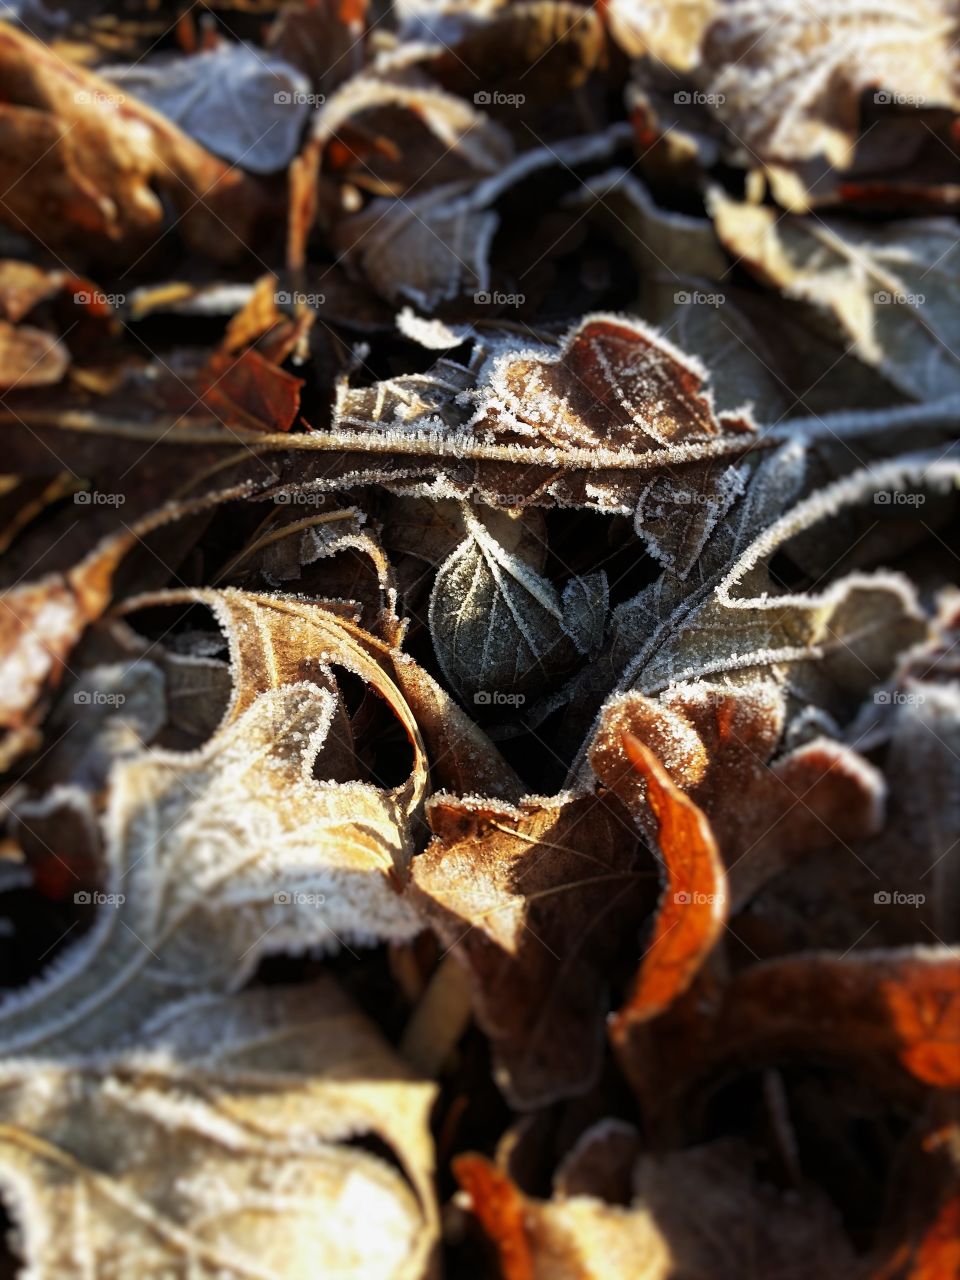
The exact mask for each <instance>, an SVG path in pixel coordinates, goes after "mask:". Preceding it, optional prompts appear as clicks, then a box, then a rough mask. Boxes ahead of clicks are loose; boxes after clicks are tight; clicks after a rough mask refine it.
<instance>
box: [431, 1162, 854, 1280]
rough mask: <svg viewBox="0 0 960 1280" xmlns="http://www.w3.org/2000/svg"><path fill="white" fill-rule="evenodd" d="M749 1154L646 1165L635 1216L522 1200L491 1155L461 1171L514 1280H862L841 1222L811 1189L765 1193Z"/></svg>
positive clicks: (602, 1206)
mask: <svg viewBox="0 0 960 1280" xmlns="http://www.w3.org/2000/svg"><path fill="white" fill-rule="evenodd" d="M753 1164H754V1162H753V1158H752V1156H751V1153H750V1150H749V1148H748V1147H747V1146H746V1144H741V1143H739V1142H736V1141H726V1142H715V1143H712V1144H710V1145H707V1146H702V1147H694V1148H692V1149H690V1150H686V1151H678V1152H673V1153H670V1154H667V1155H665V1156H662V1157H659V1158H658V1157H655V1156H652V1155H645V1156H641V1157H640V1158H639V1159H638V1160H636V1162H635V1165H634V1169H633V1198H632V1202H631V1204H630V1206H629V1207H628V1208H623V1207H621V1206H620V1205H611V1204H607V1203H605V1202H604V1201H603V1200H601V1199H598V1198H596V1197H595V1196H592V1195H569V1196H568V1195H563V1194H556V1193H555V1195H554V1197H553V1199H551V1200H547V1201H544V1200H539V1199H534V1198H533V1197H530V1196H525V1195H523V1194H522V1193H521V1192H520V1191H519V1190H518V1189H517V1187H516V1186H514V1184H513V1183H512V1182H511V1181H510V1179H509V1178H508V1177H507V1175H506V1174H504V1173H502V1172H501V1171H500V1170H498V1169H497V1168H496V1167H495V1166H493V1165H491V1164H490V1163H489V1162H487V1161H486V1160H484V1158H483V1157H482V1156H476V1155H466V1156H460V1157H458V1159H457V1160H456V1161H455V1162H454V1172H455V1173H456V1175H457V1179H458V1181H459V1182H460V1185H461V1186H462V1187H463V1189H464V1191H465V1192H466V1193H467V1195H468V1196H469V1199H470V1205H471V1208H472V1210H473V1212H474V1214H475V1215H476V1217H477V1218H478V1219H479V1221H480V1224H481V1225H482V1227H483V1229H484V1231H485V1232H486V1233H487V1235H488V1236H489V1237H490V1239H491V1241H492V1242H493V1243H494V1245H495V1246H496V1248H497V1251H498V1254H499V1259H500V1265H501V1267H502V1269H503V1274H504V1276H505V1277H506V1278H507V1280H608V1278H612V1277H616V1278H617V1280H620V1277H627V1276H629V1277H630V1278H631V1280H701V1277H707V1276H709V1277H710V1280H743V1277H745V1276H747V1275H749V1276H751V1277H756V1280H782V1277H784V1276H786V1275H789V1276H790V1277H791V1280H794V1278H795V1280H823V1277H824V1276H827V1275H829V1276H830V1280H854V1278H855V1276H856V1275H857V1265H856V1259H855V1255H854V1253H853V1250H852V1248H851V1245H850V1242H849V1240H848V1239H847V1237H846V1235H845V1233H844V1231H843V1229H842V1226H841V1224H840V1222H839V1219H838V1215H837V1213H836V1211H835V1210H834V1209H833V1206H832V1205H831V1204H830V1203H829V1202H828V1201H827V1199H826V1197H825V1196H824V1195H823V1194H822V1193H821V1192H819V1191H818V1190H816V1189H815V1188H813V1187H807V1186H804V1187H803V1188H802V1189H801V1190H800V1191H799V1192H797V1191H791V1192H789V1193H784V1192H782V1191H779V1190H778V1189H776V1188H774V1187H771V1186H770V1185H769V1184H764V1183H763V1182H762V1181H761V1179H760V1176H759V1174H758V1172H757V1171H755V1169H754V1167H753Z"/></svg>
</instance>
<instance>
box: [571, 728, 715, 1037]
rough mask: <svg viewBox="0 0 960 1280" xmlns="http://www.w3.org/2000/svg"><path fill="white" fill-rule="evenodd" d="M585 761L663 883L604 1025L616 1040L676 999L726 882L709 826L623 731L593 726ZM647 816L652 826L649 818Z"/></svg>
mask: <svg viewBox="0 0 960 1280" xmlns="http://www.w3.org/2000/svg"><path fill="white" fill-rule="evenodd" d="M590 759H591V763H592V765H593V768H594V770H595V771H596V773H597V776H598V777H599V778H600V781H601V782H602V783H603V784H604V785H605V786H608V787H610V788H611V789H612V791H613V792H614V794H615V795H616V796H617V797H618V798H619V799H620V800H621V802H622V803H623V804H624V805H625V806H626V807H627V809H628V810H629V811H630V812H631V813H632V814H633V816H634V817H636V818H637V819H638V820H639V821H641V822H642V821H643V818H644V817H645V816H648V815H649V816H648V821H647V822H646V823H645V824H644V825H645V826H646V827H647V829H648V830H650V829H651V828H652V830H651V835H652V836H653V838H654V840H655V848H657V849H658V851H659V855H660V862H661V866H662V868H663V875H664V879H665V882H666V883H665V884H664V886H663V894H662V897H661V899H660V904H659V907H658V910H657V916H656V921H655V923H654V928H653V937H652V939H651V941H650V942H649V944H648V945H647V947H646V950H645V952H644V956H643V960H642V962H641V965H640V971H639V973H638V975H637V978H636V980H635V982H634V985H633V989H632V991H631V994H630V997H629V999H628V1001H627V1004H626V1005H625V1006H624V1007H623V1008H622V1009H621V1010H620V1011H619V1013H618V1014H617V1017H616V1020H615V1021H614V1023H613V1024H612V1028H611V1034H612V1036H613V1038H614V1041H615V1042H616V1043H619V1042H620V1041H621V1040H623V1039H624V1037H625V1035H626V1034H627V1031H628V1029H629V1027H630V1026H631V1025H632V1024H634V1023H636V1022H641V1021H644V1020H646V1019H648V1018H653V1017H656V1015H657V1014H658V1013H662V1012H663V1010H664V1009H666V1008H668V1007H669V1006H670V1004H671V1003H672V1002H673V1001H674V1000H675V999H676V998H677V996H679V995H682V993H683V992H684V991H686V989H687V988H688V987H689V986H690V983H691V982H692V981H693V979H694V978H695V977H696V974H697V972H698V970H699V969H700V967H701V966H702V965H703V963H704V961H705V960H706V958H707V956H708V955H709V954H710V952H711V950H712V949H713V947H714V945H715V944H716V941H717V939H718V937H719V936H720V934H721V931H722V929H723V926H724V922H725V920H726V917H727V913H728V907H727V884H726V876H725V874H724V869H723V863H722V862H721V860H720V854H719V851H718V849H717V845H716V841H715V839H714V836H713V832H712V831H711V829H710V824H709V822H708V821H707V819H706V818H705V817H704V815H703V813H702V812H701V811H700V809H698V808H697V806H696V805H695V804H694V803H693V801H692V800H690V799H689V798H688V797H687V796H686V795H685V794H684V793H683V792H682V791H681V790H680V789H679V787H677V786H675V785H674V783H673V782H672V780H671V778H670V775H669V773H667V771H666V769H664V767H663V765H662V764H661V762H660V761H659V760H658V759H657V757H656V755H655V754H654V752H653V751H651V750H650V748H649V747H648V746H647V745H646V744H645V743H643V742H641V741H640V739H639V738H637V737H635V736H634V735H633V734H632V733H630V732H628V731H623V730H621V731H620V732H619V734H617V731H616V729H611V727H610V725H609V721H608V723H607V724H606V725H605V726H601V730H600V734H599V735H598V740H597V741H596V743H595V744H594V746H593V748H592V750H591V755H590ZM650 817H652V822H651V821H650V820H649V818H650Z"/></svg>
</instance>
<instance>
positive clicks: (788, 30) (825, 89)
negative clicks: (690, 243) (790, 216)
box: [700, 0, 960, 207]
mask: <svg viewBox="0 0 960 1280" xmlns="http://www.w3.org/2000/svg"><path fill="white" fill-rule="evenodd" d="M955 21H956V15H955V13H954V12H953V8H952V5H951V3H950V2H949V0H924V3H922V4H920V5H917V6H915V7H911V8H903V7H895V8H892V9H888V8H884V7H879V8H878V7H876V6H870V5H867V4H850V5H845V6H843V7H838V8H836V9H831V10H830V11H829V12H825V13H822V14H821V13H819V12H814V11H812V10H807V9H802V8H801V9H798V8H795V7H792V6H791V5H790V4H789V3H787V0H764V2H763V3H761V4H752V3H749V0H734V3H732V4H729V5H725V6H723V7H722V8H721V9H720V10H719V11H718V12H717V14H716V16H715V17H714V19H713V21H712V22H711V24H710V25H709V27H708V29H707V32H706V34H705V37H704V41H703V47H702V51H701V58H702V64H701V71H700V75H701V80H702V83H703V86H704V88H705V89H706V90H707V91H708V92H709V94H711V95H713V96H714V99H715V100H716V102H717V103H718V105H717V107H716V110H717V111H718V113H719V115H720V117H721V119H722V120H723V121H724V123H725V124H726V125H727V127H728V128H729V130H730V133H731V135H732V137H733V140H734V145H739V146H742V148H743V150H744V151H745V152H746V153H747V154H748V155H749V156H750V157H751V158H753V157H757V158H759V159H760V161H761V162H762V163H764V164H765V165H766V166H767V167H768V169H769V170H771V171H772V173H773V176H774V180H775V181H777V179H778V176H779V175H778V171H785V172H784V174H783V177H780V180H779V181H777V187H776V190H777V195H778V198H779V200H780V202H781V203H784V202H786V203H788V204H793V205H795V206H798V207H802V206H803V204H804V203H806V198H807V190H808V189H809V190H811V191H813V192H815V191H816V189H817V186H818V184H819V183H821V182H822V181H823V178H824V176H825V175H824V169H825V167H826V166H830V167H832V168H834V169H836V170H839V171H841V172H843V171H849V170H851V169H852V168H853V167H854V166H855V165H859V166H861V167H862V168H863V169H864V170H866V172H868V173H869V172H870V171H871V170H872V171H873V173H874V174H876V173H877V172H878V171H879V173H880V174H881V175H882V174H883V173H884V172H885V171H887V172H889V171H890V170H891V169H893V168H894V167H895V166H898V167H905V166H906V164H908V163H909V161H910V160H911V159H912V158H913V156H914V155H915V154H916V152H917V151H918V150H919V148H920V146H921V145H922V144H923V142H924V140H925V136H927V133H928V130H929V129H930V127H931V122H932V124H933V125H934V127H936V125H937V124H938V121H937V120H936V116H935V113H936V111H937V109H938V108H939V109H940V110H941V111H946V112H950V113H956V111H957V110H958V108H960V100H958V75H957V51H956V44H955V39H954V34H953V32H954V24H955ZM865 90H870V91H874V92H875V94H876V98H875V101H876V102H877V104H878V105H879V107H880V108H881V109H882V110H883V111H885V112H886V120H885V121H883V123H886V122H889V131H887V130H885V129H884V128H883V124H881V126H880V127H879V128H878V130H877V135H876V136H874V137H872V138H871V137H870V132H871V131H870V130H869V129H865V128H864V123H865V122H864V120H863V118H862V114H861V108H862V102H863V98H864V97H865V93H864V91H865ZM918 109H919V110H918ZM926 113H929V114H930V116H931V122H928V121H927V120H925V119H924V116H925V114H926ZM904 115H906V116H907V117H908V124H909V123H910V121H909V117H911V116H912V117H913V121H912V125H913V127H912V128H909V127H908V128H907V129H906V130H904V129H903V127H902V124H901V119H900V118H902V117H903V116H904ZM881 120H883V117H882V116H881ZM898 126H900V127H898ZM794 170H796V172H797V178H798V180H794V181H787V180H786V179H787V178H792V177H793V171H794Z"/></svg>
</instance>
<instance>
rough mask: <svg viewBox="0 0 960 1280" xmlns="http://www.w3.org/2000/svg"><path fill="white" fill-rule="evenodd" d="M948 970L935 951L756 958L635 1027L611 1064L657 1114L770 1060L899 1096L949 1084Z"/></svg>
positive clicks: (955, 1053)
mask: <svg viewBox="0 0 960 1280" xmlns="http://www.w3.org/2000/svg"><path fill="white" fill-rule="evenodd" d="M958 973H960V969H958V961H957V958H956V956H955V955H953V954H952V953H951V952H950V951H949V950H948V949H947V948H944V947H940V948H938V947H931V948H916V949H913V950H910V949H906V948H904V949H892V950H889V951H873V952H871V951H855V952H853V953H851V954H848V955H839V954H832V953H828V952H816V953H811V954H800V955H793V956H786V957H784V958H783V959H777V960H771V961H766V962H764V963H762V964H755V965H752V966H750V967H749V968H747V969H745V970H743V971H742V972H741V973H739V974H737V975H736V976H735V977H734V978H732V979H731V980H730V982H729V984H727V985H726V986H725V987H723V986H722V987H717V986H716V984H714V986H713V987H712V988H711V987H709V986H707V985H704V988H703V990H701V991H699V992H698V991H697V990H694V991H691V992H690V993H689V995H688V996H687V997H686V998H685V999H684V1000H682V1001H680V1002H678V1003H677V1004H675V1005H674V1007H673V1008H672V1009H671V1010H669V1011H668V1012H667V1013H666V1014H664V1015H663V1017H662V1018H661V1019H660V1020H659V1022H657V1023H656V1024H654V1027H653V1028H651V1029H650V1032H649V1033H643V1029H642V1028H635V1029H634V1032H635V1034H634V1035H633V1037H632V1041H630V1042H628V1041H624V1042H623V1043H622V1044H621V1059H622V1061H623V1063H624V1067H625V1070H626V1071H627V1074H628V1075H629V1077H630V1079H631V1081H632V1083H633V1084H634V1086H635V1087H636V1088H637V1089H638V1092H639V1094H640V1096H641V1098H642V1099H643V1101H644V1105H645V1107H646V1108H648V1109H650V1111H651V1114H660V1115H661V1116H664V1115H669V1114H671V1112H672V1111H673V1110H674V1109H675V1108H677V1107H679V1106H680V1105H682V1099H683V1098H684V1097H687V1096H689V1090H690V1089H691V1088H692V1087H693V1086H694V1083H695V1082H699V1083H700V1084H701V1085H702V1084H703V1083H704V1082H705V1081H707V1080H709V1079H717V1078H718V1077H721V1076H723V1075H724V1074H725V1073H729V1072H731V1071H732V1070H734V1069H736V1068H740V1069H753V1070H755V1069H756V1068H757V1067H758V1066H759V1065H762V1064H764V1063H767V1064H769V1063H772V1062H791V1061H798V1060H799V1061H813V1062H815V1063H826V1064H831V1065H834V1066H837V1067H840V1068H842V1069H844V1070H846V1071H853V1072H856V1073H858V1074H859V1075H860V1076H861V1077H862V1078H864V1079H866V1080H867V1081H870V1082H872V1083H873V1084H874V1085H875V1086H877V1087H879V1088H881V1089H883V1090H884V1091H885V1092H889V1091H892V1092H893V1093H894V1094H899V1095H901V1096H903V1095H906V1096H910V1095H912V1094H915V1093H916V1089H917V1085H918V1084H920V1085H923V1086H925V1087H927V1088H934V1089H946V1090H949V1089H956V1088H957V1087H958V1084H960V1016H958V1014H960V1008H958V1000H960V996H958V992H960V983H958ZM636 1032H640V1034H636ZM654 1032H655V1035H654V1034H653V1033H654Z"/></svg>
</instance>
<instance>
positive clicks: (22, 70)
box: [0, 23, 270, 259]
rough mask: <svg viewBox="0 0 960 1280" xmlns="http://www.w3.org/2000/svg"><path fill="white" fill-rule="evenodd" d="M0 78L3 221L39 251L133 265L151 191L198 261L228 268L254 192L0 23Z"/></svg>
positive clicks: (147, 238) (123, 98)
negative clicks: (174, 214) (41, 246)
mask: <svg viewBox="0 0 960 1280" xmlns="http://www.w3.org/2000/svg"><path fill="white" fill-rule="evenodd" d="M0 75H2V77H3V80H4V84H5V102H4V104H3V105H0V184H2V185H3V187H4V188H5V189H6V194H5V196H4V202H3V206H2V212H3V220H4V221H5V222H7V223H9V224H10V225H12V226H13V227H15V228H16V229H18V230H22V231H24V232H25V233H26V234H27V235H31V236H35V237H37V238H38V239H39V240H40V241H41V242H44V243H46V244H49V245H51V246H56V247H61V246H62V247H72V248H74V249H79V250H81V251H85V252H94V253H100V254H103V253H107V252H108V251H112V252H113V253H114V254H118V253H119V254H120V255H122V256H127V255H131V256H136V254H137V253H141V252H142V251H143V250H144V249H145V248H146V247H147V246H148V245H149V244H150V243H151V242H152V241H153V240H155V239H156V238H157V236H158V235H159V234H160V231H161V230H162V226H163V222H164V208H163V203H162V201H161V199H160V196H159V195H158V192H159V193H162V194H163V195H165V196H167V197H168V198H169V200H170V201H171V202H172V203H173V205H174V206H175V207H176V209H177V210H178V212H179V214H180V215H181V217H180V227H181V229H182V231H183V234H184V236H185V237H186V239H187V240H188V241H189V243H190V244H191V245H192V247H194V248H196V249H198V250H200V251H202V252H204V253H206V254H208V255H209V256H210V257H213V258H216V259H228V258H235V257H237V256H238V254H240V253H242V252H243V251H244V250H245V248H246V245H247V244H248V243H249V242H250V241H251V240H252V239H253V238H254V232H255V230H256V227H257V224H258V222H259V221H260V220H261V219H262V218H263V217H264V215H265V214H266V212H267V210H268V209H269V206H270V199H269V197H268V196H267V192H266V188H265V187H263V186H261V185H260V184H259V183H258V182H257V181H256V180H254V179H252V178H250V177H248V176H247V175H246V174H244V173H243V172H242V171H241V170H240V169H237V168H234V167H233V166H228V165H226V164H225V163H223V162H222V161H220V160H217V159H215V158H214V157H213V156H211V155H210V154H209V152H207V151H205V150H204V149H203V148H202V147H200V146H199V145H198V144H197V143H195V142H193V141H192V140H191V139H190V138H188V137H187V136H186V135H185V134H183V133H181V132H180V130H179V129H177V128H176V126H175V125H172V124H171V123H170V122H169V121H168V120H166V119H165V118H164V117H163V116H161V115H159V114H157V113H156V112H154V111H152V110H151V109H150V108H148V107H145V106H143V105H142V104H140V103H138V102H137V101H136V100H135V99H133V98H131V97H129V96H127V95H125V94H123V93H121V92H120V91H119V90H118V89H117V87H116V86H115V85H112V84H111V83H110V82H109V81H106V80H103V79H101V78H100V77H99V76H97V75H95V74H93V73H92V72H90V71H86V70H84V69H82V68H81V67H79V66H72V65H70V64H69V63H67V62H65V61H64V60H63V59H62V58H60V57H58V56H57V55H55V54H54V53H52V52H51V50H50V49H48V48H47V47H46V46H44V45H43V44H41V43H40V42H39V41H36V40H34V39H33V38H32V37H31V36H29V35H27V34H26V33H24V32H21V31H19V30H17V29H15V28H14V27H12V26H10V25H8V24H7V23H4V24H3V25H2V26H0ZM26 157H30V158H31V159H30V161H29V164H28V161H27V159H26Z"/></svg>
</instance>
